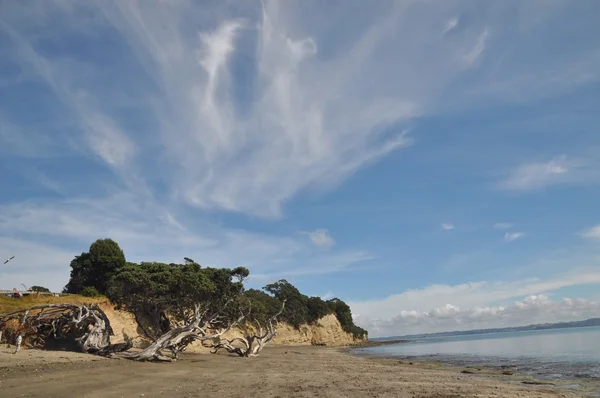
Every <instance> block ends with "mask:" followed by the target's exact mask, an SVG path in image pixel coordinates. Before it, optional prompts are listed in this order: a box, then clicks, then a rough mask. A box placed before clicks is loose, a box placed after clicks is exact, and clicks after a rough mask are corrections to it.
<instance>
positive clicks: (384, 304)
mask: <svg viewBox="0 0 600 398" xmlns="http://www.w3.org/2000/svg"><path fill="white" fill-rule="evenodd" d="M597 283H600V275H599V274H598V273H597V272H596V271H595V270H594V269H577V270H573V271H572V272H569V273H566V274H565V273H563V274H557V275H555V276H554V277H548V278H546V279H535V278H533V279H525V280H516V281H507V282H487V281H481V282H473V283H464V284H459V285H431V286H428V287H426V288H423V289H414V290H407V291H405V292H403V293H400V294H396V295H392V296H390V297H387V298H385V299H381V300H368V301H358V302H351V303H350V307H351V309H352V313H353V315H354V316H355V318H356V322H357V324H359V325H360V326H362V327H365V328H367V329H368V330H369V331H370V332H371V333H370V335H371V336H373V337H375V336H393V335H406V334H415V333H426V332H439V331H450V330H459V329H460V330H469V329H475V328H485V327H500V326H517V325H524V324H530V323H537V322H555V321H559V320H576V319H583V318H585V317H593V316H600V304H599V303H598V302H597V301H594V300H591V301H590V300H578V299H564V300H562V301H558V302H555V301H552V300H549V298H548V297H550V296H548V292H552V291H555V290H557V289H560V288H564V287H569V286H577V285H586V284H589V285H594V284H597ZM547 296H548V297H547ZM523 297H524V299H520V300H518V301H513V302H510V300H511V299H513V300H514V299H515V298H523ZM507 300H509V301H508V302H507ZM505 302H506V304H504V303H505ZM498 303H503V304H498Z"/></svg>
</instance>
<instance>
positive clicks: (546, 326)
mask: <svg viewBox="0 0 600 398" xmlns="http://www.w3.org/2000/svg"><path fill="white" fill-rule="evenodd" d="M597 326H600V318H589V319H585V320H583V321H572V322H556V323H543V324H532V325H527V326H512V327H505V328H488V329H473V330H456V331H452V332H439V333H423V334H412V335H406V336H388V337H376V339H377V340H372V341H388V340H387V339H390V341H396V340H407V341H410V340H415V339H424V338H432V337H433V338H435V337H451V336H469V335H477V334H492V333H510V332H529V331H532V332H533V331H537V330H559V329H573V328H586V327H597ZM380 339H386V340H380Z"/></svg>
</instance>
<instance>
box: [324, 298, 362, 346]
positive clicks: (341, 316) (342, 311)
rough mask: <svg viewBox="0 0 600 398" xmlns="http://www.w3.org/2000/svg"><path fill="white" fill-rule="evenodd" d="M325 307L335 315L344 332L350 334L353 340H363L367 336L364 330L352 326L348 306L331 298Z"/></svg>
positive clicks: (352, 322)
mask: <svg viewBox="0 0 600 398" xmlns="http://www.w3.org/2000/svg"><path fill="white" fill-rule="evenodd" d="M327 305H328V306H329V308H330V309H331V311H332V312H334V313H335V315H336V317H337V319H338V321H340V325H342V329H344V331H346V332H348V333H351V334H352V335H353V336H354V337H355V338H364V337H366V336H367V331H366V330H365V329H363V328H361V327H359V326H356V325H355V324H354V321H353V319H352V311H351V310H350V307H349V306H348V304H346V303H345V302H343V301H342V300H340V299H338V298H333V299H331V300H327Z"/></svg>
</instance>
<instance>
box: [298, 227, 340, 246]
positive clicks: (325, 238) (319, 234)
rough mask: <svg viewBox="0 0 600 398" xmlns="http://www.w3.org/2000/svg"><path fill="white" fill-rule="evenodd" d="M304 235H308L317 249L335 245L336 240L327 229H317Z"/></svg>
mask: <svg viewBox="0 0 600 398" xmlns="http://www.w3.org/2000/svg"><path fill="white" fill-rule="evenodd" d="M304 233H305V234H306V235H308V237H309V238H310V241H311V242H312V243H313V244H314V245H315V246H317V247H331V246H333V245H335V240H334V239H333V237H332V236H331V234H330V233H329V231H328V230H326V229H316V230H314V231H309V232H304Z"/></svg>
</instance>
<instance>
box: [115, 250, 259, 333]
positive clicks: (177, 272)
mask: <svg viewBox="0 0 600 398" xmlns="http://www.w3.org/2000/svg"><path fill="white" fill-rule="evenodd" d="M248 273H249V272H248V270H247V269H246V268H243V267H238V268H235V269H228V268H202V267H201V266H200V265H199V264H198V263H195V262H192V261H187V260H186V261H185V263H184V264H164V263H140V264H135V263H127V264H126V265H125V266H124V267H123V268H122V269H121V270H120V272H118V273H117V274H115V275H114V276H113V277H112V279H111V281H110V286H109V289H108V291H107V295H108V297H109V298H110V299H111V300H112V301H113V302H115V303H116V304H118V305H121V306H124V307H126V308H127V309H128V310H130V311H132V312H134V313H135V314H136V316H138V323H140V326H142V325H143V324H144V322H143V321H142V317H146V318H148V319H149V320H150V322H149V323H150V324H149V325H147V327H146V329H145V332H146V334H147V335H148V336H149V337H151V338H156V336H158V335H160V334H163V333H165V332H166V331H168V330H170V328H171V323H170V318H169V317H171V318H172V319H174V320H176V321H185V320H188V319H189V318H190V316H191V315H192V314H193V310H194V306H195V305H197V304H199V303H200V304H202V305H203V311H208V312H209V313H218V312H222V311H223V309H224V308H225V309H227V308H230V310H229V312H227V311H226V312H225V314H224V316H225V317H229V316H231V317H233V316H235V315H236V314H237V313H236V312H235V309H236V305H235V304H236V303H237V302H236V303H233V305H228V304H231V302H232V301H236V300H238V299H239V297H240V295H241V294H242V292H243V289H244V286H243V280H244V278H246V277H247V276H248Z"/></svg>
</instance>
